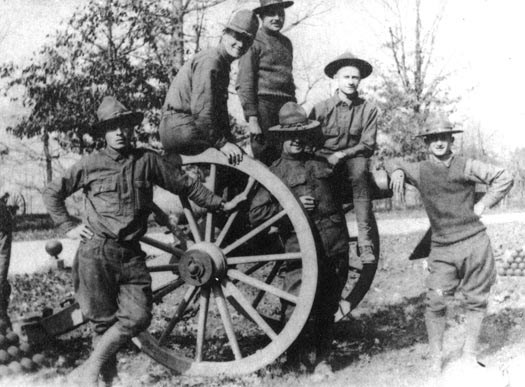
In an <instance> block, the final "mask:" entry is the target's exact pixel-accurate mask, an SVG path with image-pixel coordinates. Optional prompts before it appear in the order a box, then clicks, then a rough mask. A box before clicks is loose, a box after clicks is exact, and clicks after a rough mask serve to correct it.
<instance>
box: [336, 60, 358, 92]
mask: <svg viewBox="0 0 525 387" xmlns="http://www.w3.org/2000/svg"><path fill="white" fill-rule="evenodd" d="M334 79H335V80H336V82H337V88H338V89H339V91H340V92H342V93H344V94H346V95H352V94H355V93H357V88H358V87H359V83H360V82H361V72H360V71H359V69H358V68H357V67H354V66H345V67H341V68H340V69H339V71H338V72H337V74H335V77H334Z"/></svg>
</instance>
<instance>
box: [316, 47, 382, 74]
mask: <svg viewBox="0 0 525 387" xmlns="http://www.w3.org/2000/svg"><path fill="white" fill-rule="evenodd" d="M345 66H354V67H357V68H358V69H359V72H360V73H361V79H364V78H366V77H368V76H369V75H370V74H372V70H373V67H372V65H371V64H370V63H368V62H367V61H366V60H364V59H359V58H358V57H356V56H355V55H353V54H352V53H351V52H348V51H347V52H345V53H344V54H342V55H340V56H338V57H337V58H336V59H334V60H333V61H331V62H330V63H328V64H327V65H326V67H325V68H324V73H325V74H326V75H327V76H328V77H330V78H333V77H334V75H335V74H337V72H338V71H339V69H340V68H341V67H345Z"/></svg>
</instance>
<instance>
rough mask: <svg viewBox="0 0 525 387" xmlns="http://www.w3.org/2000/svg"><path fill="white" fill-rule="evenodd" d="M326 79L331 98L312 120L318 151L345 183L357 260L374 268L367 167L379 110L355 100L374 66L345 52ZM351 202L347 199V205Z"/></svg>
mask: <svg viewBox="0 0 525 387" xmlns="http://www.w3.org/2000/svg"><path fill="white" fill-rule="evenodd" d="M324 72H325V74H326V75H327V76H328V77H330V78H333V79H334V81H335V83H336V85H337V90H336V92H335V94H334V95H333V96H332V97H330V98H328V99H326V100H324V101H322V102H320V103H318V104H316V105H315V106H314V108H313V109H312V111H311V113H310V118H313V119H316V120H318V121H319V122H320V123H321V128H322V131H323V137H324V139H323V141H322V143H321V145H320V149H319V150H318V151H317V154H318V155H319V156H322V157H325V158H326V159H327V160H328V162H329V163H330V165H332V166H333V167H334V169H335V171H336V173H339V174H340V175H341V179H336V180H338V181H341V182H343V181H345V180H349V181H350V183H351V186H352V200H351V201H352V202H353V204H354V212H355V215H356V218H357V230H358V245H359V256H360V258H361V261H362V262H363V263H364V264H377V262H376V259H377V252H374V251H373V243H372V235H373V232H374V226H373V225H374V223H375V222H374V219H373V217H374V214H373V212H372V203H371V197H370V188H369V187H370V181H369V173H368V169H369V164H370V157H371V156H372V155H373V153H374V150H375V147H376V135H377V117H378V110H377V108H376V107H375V106H374V104H372V103H370V102H368V101H366V100H364V99H363V98H361V97H360V96H359V92H358V87H359V84H360V82H361V80H362V79H364V78H366V77H368V76H369V75H370V74H371V73H372V65H371V64H370V63H368V62H367V61H365V60H363V59H360V58H357V57H356V56H354V55H353V54H352V53H350V52H346V53H344V54H342V55H341V56H339V57H337V58H336V59H334V60H333V61H331V62H330V63H328V64H327V65H326V67H325V69H324ZM348 202H350V200H348Z"/></svg>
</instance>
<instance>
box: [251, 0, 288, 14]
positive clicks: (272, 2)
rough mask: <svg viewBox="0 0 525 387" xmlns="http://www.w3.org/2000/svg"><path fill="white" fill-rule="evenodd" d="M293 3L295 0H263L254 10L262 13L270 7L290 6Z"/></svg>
mask: <svg viewBox="0 0 525 387" xmlns="http://www.w3.org/2000/svg"><path fill="white" fill-rule="evenodd" d="M292 5H293V1H282V0H261V5H260V6H259V7H257V8H254V10H253V12H254V13H256V14H260V13H261V12H263V11H264V10H266V9H268V8H276V7H278V8H288V7H291V6H292Z"/></svg>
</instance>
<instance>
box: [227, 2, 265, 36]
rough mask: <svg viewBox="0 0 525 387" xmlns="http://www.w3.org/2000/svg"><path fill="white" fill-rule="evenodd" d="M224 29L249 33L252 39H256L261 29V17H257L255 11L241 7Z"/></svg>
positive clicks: (244, 33)
mask: <svg viewBox="0 0 525 387" xmlns="http://www.w3.org/2000/svg"><path fill="white" fill-rule="evenodd" d="M224 29H227V30H232V31H235V32H238V33H240V34H243V35H247V36H249V37H250V38H251V39H255V35H256V34H257V30H258V29H259V19H257V16H255V13H253V11H250V10H249V9H241V10H240V11H237V12H236V13H235V15H233V17H232V18H231V19H230V21H229V22H228V23H227V24H226V25H225V26H224Z"/></svg>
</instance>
